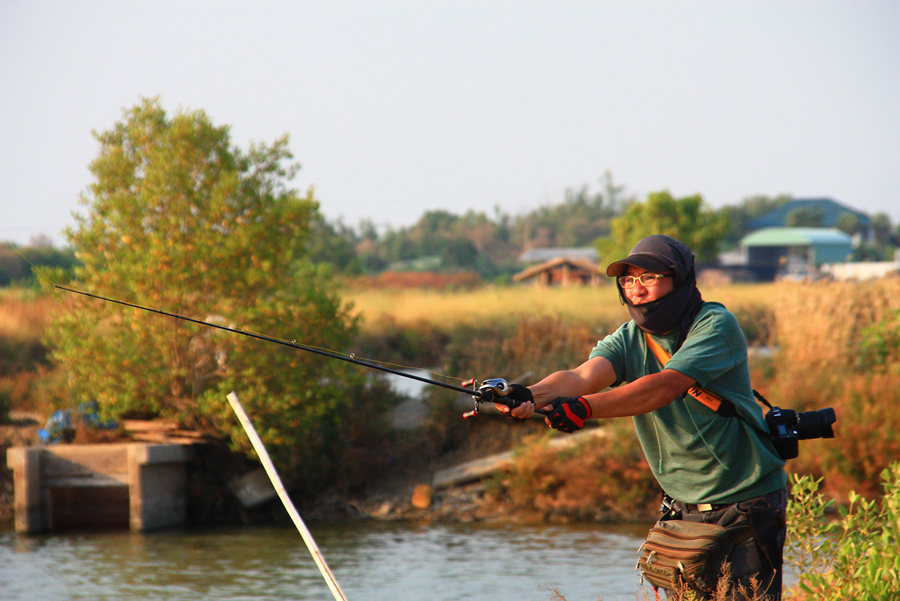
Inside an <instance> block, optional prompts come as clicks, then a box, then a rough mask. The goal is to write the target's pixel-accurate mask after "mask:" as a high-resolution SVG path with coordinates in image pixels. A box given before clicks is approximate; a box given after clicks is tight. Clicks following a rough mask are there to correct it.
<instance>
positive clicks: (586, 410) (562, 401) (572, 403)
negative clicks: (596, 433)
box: [544, 396, 591, 432]
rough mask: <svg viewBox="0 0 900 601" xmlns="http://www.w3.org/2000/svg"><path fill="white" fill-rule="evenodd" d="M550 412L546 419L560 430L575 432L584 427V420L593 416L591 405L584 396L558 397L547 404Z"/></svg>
mask: <svg viewBox="0 0 900 601" xmlns="http://www.w3.org/2000/svg"><path fill="white" fill-rule="evenodd" d="M547 407H548V408H549V413H548V414H547V417H546V418H545V419H544V421H546V422H547V425H548V426H550V427H551V428H553V429H555V430H559V431H560V432H575V431H576V430H581V429H582V428H583V427H584V421H585V420H586V419H588V418H589V417H590V416H591V406H590V405H589V404H588V402H587V401H586V400H584V397H581V396H580V397H578V398H577V399H573V398H569V397H558V398H556V399H553V401H552V402H551V403H550V404H549V405H547Z"/></svg>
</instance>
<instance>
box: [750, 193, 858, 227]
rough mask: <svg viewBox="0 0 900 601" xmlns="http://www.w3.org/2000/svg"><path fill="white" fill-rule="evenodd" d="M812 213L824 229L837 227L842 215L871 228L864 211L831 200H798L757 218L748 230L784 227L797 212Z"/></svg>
mask: <svg viewBox="0 0 900 601" xmlns="http://www.w3.org/2000/svg"><path fill="white" fill-rule="evenodd" d="M801 210H802V211H812V212H814V213H817V214H818V215H819V216H821V218H822V226H823V227H835V226H836V225H837V222H838V220H839V219H840V217H841V215H844V214H847V213H849V214H851V215H854V216H855V217H856V218H857V219H858V220H859V224H860V226H862V228H863V229H867V228H868V227H869V226H870V219H869V217H868V215H866V214H865V213H863V212H862V211H857V210H856V209H854V208H851V207H848V206H846V205H843V204H841V203H839V202H836V201H834V200H832V199H830V198H797V199H794V200H791V201H789V202H788V203H787V204H785V205H783V206H781V207H779V208H777V209H775V210H774V211H770V212H768V213H766V214H765V215H762V216H760V217H757V218H756V219H754V220H753V221H751V222H750V223H749V224H747V227H748V229H750V230H757V229H761V228H766V227H782V226H785V225H786V224H787V222H788V217H789V216H790V215H791V213H793V212H795V211H801Z"/></svg>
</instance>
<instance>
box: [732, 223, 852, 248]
mask: <svg viewBox="0 0 900 601" xmlns="http://www.w3.org/2000/svg"><path fill="white" fill-rule="evenodd" d="M851 241H852V239H851V238H850V236H849V235H847V234H845V233H844V232H842V231H840V230H837V229H834V228H824V227H767V228H764V229H761V230H758V231H756V232H753V233H752V234H748V235H746V236H744V237H743V238H742V239H741V246H830V245H835V246H847V247H849V246H850V244H851Z"/></svg>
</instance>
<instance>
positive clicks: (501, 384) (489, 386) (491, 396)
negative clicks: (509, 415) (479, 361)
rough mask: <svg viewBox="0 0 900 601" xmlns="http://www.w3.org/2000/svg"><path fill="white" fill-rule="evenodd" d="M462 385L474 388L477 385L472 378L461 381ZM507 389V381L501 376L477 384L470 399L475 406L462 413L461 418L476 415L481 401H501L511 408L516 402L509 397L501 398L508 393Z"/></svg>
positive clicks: (508, 389)
mask: <svg viewBox="0 0 900 601" xmlns="http://www.w3.org/2000/svg"><path fill="white" fill-rule="evenodd" d="M462 385H463V388H469V387H471V388H475V387H476V386H478V380H476V379H475V378H472V379H471V380H466V381H465V382H463V383H462ZM509 391H510V386H509V382H507V381H506V380H504V379H503V378H491V379H489V380H485V381H484V382H482V383H481V386H478V388H476V389H475V391H474V392H473V393H472V399H473V401H474V402H475V406H474V407H473V408H472V410H471V411H467V412H465V413H463V419H469V418H472V417H478V406H479V405H480V404H481V403H503V404H504V405H506V406H507V407H509V408H510V409H513V408H514V407H515V406H516V402H515V401H513V400H511V399H504V398H503V397H505V396H506V395H508V394H509Z"/></svg>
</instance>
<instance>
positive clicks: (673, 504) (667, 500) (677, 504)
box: [659, 495, 734, 513]
mask: <svg viewBox="0 0 900 601" xmlns="http://www.w3.org/2000/svg"><path fill="white" fill-rule="evenodd" d="M733 504H734V503H722V504H714V503H682V502H681V501H676V500H675V499H673V498H672V497H670V496H669V495H665V496H664V497H663V504H662V507H660V509H659V511H660V513H667V512H668V511H670V510H672V509H679V510H681V511H716V510H719V509H724V508H725V507H730V506H731V505H733Z"/></svg>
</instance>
